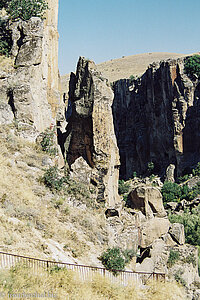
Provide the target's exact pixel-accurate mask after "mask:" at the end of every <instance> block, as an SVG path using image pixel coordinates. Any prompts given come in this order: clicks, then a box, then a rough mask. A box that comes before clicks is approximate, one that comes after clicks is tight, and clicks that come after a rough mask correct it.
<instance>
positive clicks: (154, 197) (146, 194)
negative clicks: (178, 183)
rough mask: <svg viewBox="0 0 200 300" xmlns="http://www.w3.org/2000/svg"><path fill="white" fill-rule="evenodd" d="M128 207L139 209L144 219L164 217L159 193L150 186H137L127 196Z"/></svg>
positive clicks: (164, 213)
mask: <svg viewBox="0 0 200 300" xmlns="http://www.w3.org/2000/svg"><path fill="white" fill-rule="evenodd" d="M129 198H130V201H129V202H131V203H130V205H131V207H132V208H133V209H139V210H140V211H141V212H142V213H143V214H144V215H145V216H146V218H152V217H153V216H154V215H156V216H157V217H165V216H166V212H165V209H164V206H163V200H162V194H161V192H160V191H159V190H158V189H157V188H155V187H152V186H146V185H144V184H143V185H138V186H137V187H136V188H135V189H133V191H132V192H131V193H130V194H129Z"/></svg>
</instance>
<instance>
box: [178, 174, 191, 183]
mask: <svg viewBox="0 0 200 300" xmlns="http://www.w3.org/2000/svg"><path fill="white" fill-rule="evenodd" d="M189 178H190V175H189V174H185V175H184V176H180V177H178V183H181V182H184V181H187V180H188V179H189Z"/></svg>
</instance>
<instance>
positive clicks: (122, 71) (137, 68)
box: [97, 52, 187, 82]
mask: <svg viewBox="0 0 200 300" xmlns="http://www.w3.org/2000/svg"><path fill="white" fill-rule="evenodd" d="M184 56H187V55H186V54H178V53H167V52H152V53H144V54H136V55H131V56H124V57H122V58H118V59H112V60H109V61H106V62H103V63H100V64H98V65H97V66H98V69H99V70H100V71H101V72H102V73H103V75H104V76H105V77H106V78H108V79H109V81H111V82H113V81H116V80H119V79H123V78H129V77H130V76H131V75H133V76H141V75H142V74H143V73H144V72H145V71H146V69H147V68H148V65H150V64H152V63H153V62H159V61H162V60H167V59H177V58H179V57H184Z"/></svg>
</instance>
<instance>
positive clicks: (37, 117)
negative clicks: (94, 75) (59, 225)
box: [0, 0, 60, 140]
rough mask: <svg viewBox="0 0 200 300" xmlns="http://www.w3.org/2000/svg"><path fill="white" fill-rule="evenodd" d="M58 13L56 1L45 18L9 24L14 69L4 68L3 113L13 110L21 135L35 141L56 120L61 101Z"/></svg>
mask: <svg viewBox="0 0 200 300" xmlns="http://www.w3.org/2000/svg"><path fill="white" fill-rule="evenodd" d="M57 14H58V0H52V1H49V10H47V18H46V20H45V21H43V20H41V19H40V18H36V17H32V18H31V19H30V20H28V21H22V20H20V21H17V22H14V23H11V24H9V30H10V31H11V34H12V43H13V46H12V56H13V60H14V68H10V69H9V71H8V72H5V71H3V70H1V76H0V89H1V93H0V102H1V103H2V104H3V105H4V106H6V107H5V113H4V114H3V113H1V114H3V115H5V114H6V111H10V112H11V113H12V114H13V117H14V119H15V120H16V123H17V125H18V129H20V130H21V134H22V135H23V136H24V137H28V138H29V139H33V140H34V139H35V137H36V136H37V134H38V132H42V131H44V129H46V128H47V127H48V126H50V124H51V123H54V118H55V116H56V110H57V107H58V104H59V101H60V99H59V93H58V65H57V63H58V62H57V61H58V54H57V48H58V33H57ZM0 69H1V65H0ZM1 107H2V105H1ZM1 111H2V110H1ZM10 120H11V118H10ZM0 123H1V124H3V123H5V121H4V118H3V119H0Z"/></svg>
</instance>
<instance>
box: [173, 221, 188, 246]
mask: <svg viewBox="0 0 200 300" xmlns="http://www.w3.org/2000/svg"><path fill="white" fill-rule="evenodd" d="M169 233H170V235H171V236H172V238H173V239H174V240H175V241H176V242H177V243H178V244H179V245H183V244H185V232H184V226H183V224H180V223H174V224H172V225H171V228H170V229H169Z"/></svg>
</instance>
